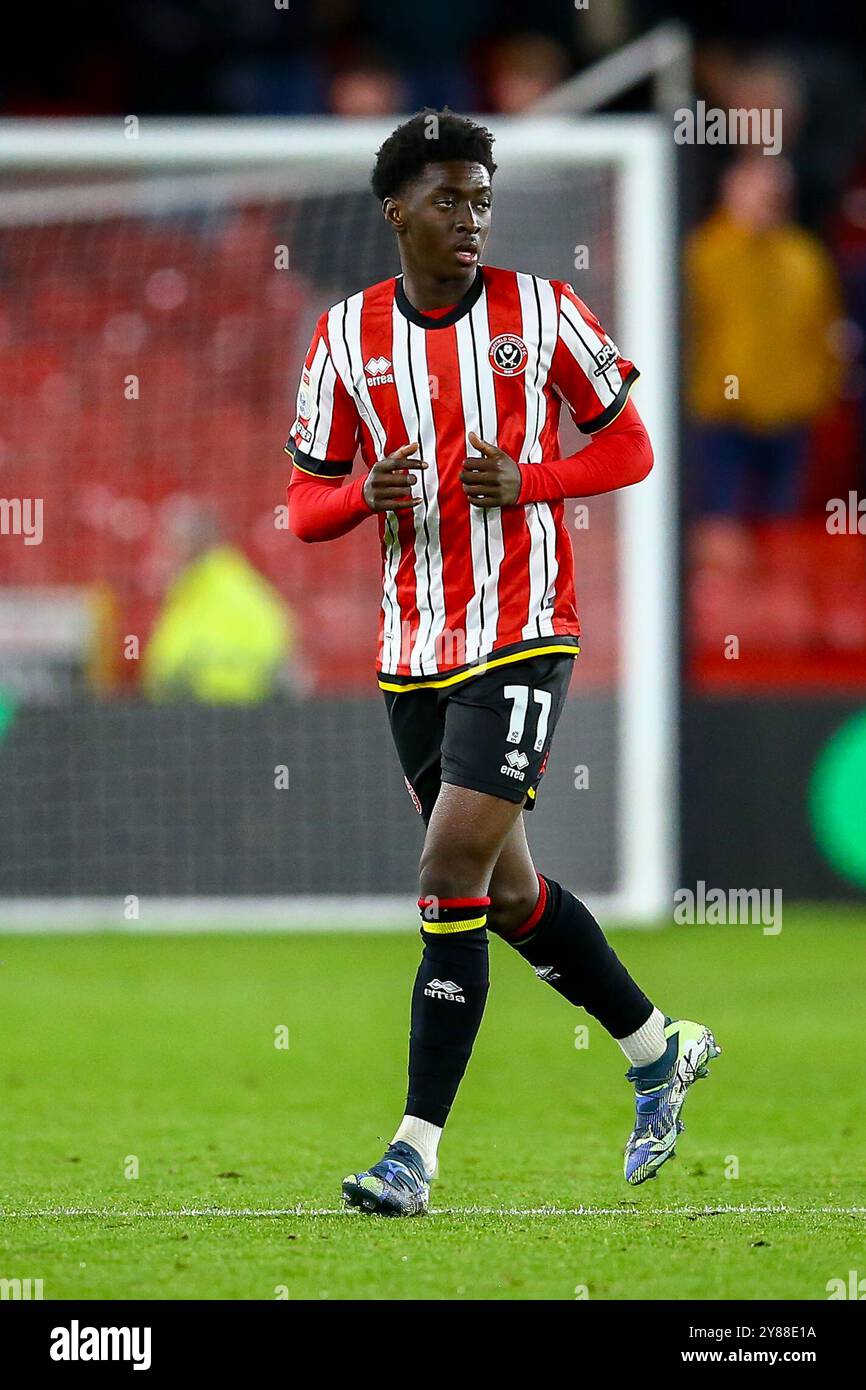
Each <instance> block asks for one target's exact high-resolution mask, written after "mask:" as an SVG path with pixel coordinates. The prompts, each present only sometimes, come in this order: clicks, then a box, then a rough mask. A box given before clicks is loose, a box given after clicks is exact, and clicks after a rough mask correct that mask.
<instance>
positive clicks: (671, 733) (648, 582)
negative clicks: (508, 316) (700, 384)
mask: <svg viewBox="0 0 866 1390" xmlns="http://www.w3.org/2000/svg"><path fill="white" fill-rule="evenodd" d="M649 136H652V137H654V138H651V139H650V138H645V139H644V140H643V142H642V148H641V149H640V150H639V151H638V152H637V154H636V155H632V154H631V153H630V154H629V156H628V158H626V159H624V160H623V163H622V167H621V176H620V179H619V183H618V186H617V194H618V205H619V206H618V215H617V219H616V221H617V227H618V240H617V249H618V264H617V281H616V290H617V335H616V336H617V338H618V339H619V340H620V341H621V342H622V346H623V351H624V352H626V353H627V354H628V356H629V357H630V358H631V359H632V360H633V361H634V362H635V363H636V364H637V366H638V368H639V369H641V371H642V376H641V379H640V380H639V381H638V383H637V385H636V386H635V388H634V399H635V402H636V404H637V407H638V409H639V411H640V413H641V417H642V418H643V420H644V421H645V423H646V425H647V429H648V431H649V435H650V439H651V441H652V445H653V451H654V454H655V463H654V466H653V471H652V473H651V474H650V476H649V478H647V479H646V480H645V481H644V482H642V483H640V484H639V485H638V486H637V487H629V488H625V489H624V490H623V491H622V492H621V493H619V494H618V500H617V505H618V507H619V508H620V516H619V522H620V524H619V525H618V527H617V544H618V545H619V546H620V548H621V554H620V557H619V574H620V577H621V584H622V590H623V592H622V602H621V604H620V609H619V611H620V621H621V629H620V647H619V650H620V660H621V663H622V666H621V682H620V724H619V758H618V763H617V767H618V771H619V775H620V784H619V805H618V815H619V837H618V843H619V845H620V849H621V853H622V856H623V858H622V861H621V863H620V884H621V885H622V889H623V891H624V893H625V894H626V898H627V912H626V915H627V916H632V915H634V916H650V917H652V916H655V917H660V916H667V915H669V914H670V912H671V911H672V910H673V892H674V888H675V885H676V875H677V869H678V851H677V844H678V834H679V825H678V773H677V767H678V735H677V689H678V682H679V667H678V657H677V650H676V613H677V568H678V565H677V509H678V499H677V485H676V479H677V464H678V460H677V438H676V436H677V429H676V418H677V417H676V402H675V399H674V389H673V384H674V380H675V377H674V375H673V374H674V373H675V371H676V366H675V363H676V360H677V347H676V332H675V324H674V305H675V302H676V295H675V288H674V280H673V276H674V256H675V251H674V223H673V216H674V202H675V191H676V186H675V179H674V172H675V171H674V163H673V144H672V141H671V138H670V132H669V131H668V130H667V128H666V127H665V126H661V125H655V126H654V127H653V128H652V129H650V130H647V131H645V137H649ZM620 325H622V327H621V328H620ZM620 334H621V338H620Z"/></svg>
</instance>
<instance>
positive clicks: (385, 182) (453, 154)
mask: <svg viewBox="0 0 866 1390" xmlns="http://www.w3.org/2000/svg"><path fill="white" fill-rule="evenodd" d="M493 139H494V137H493V136H492V135H491V133H490V131H489V130H487V129H486V128H485V127H484V126H483V125H478V124H476V122H475V121H470V120H469V118H468V117H467V116H456V115H455V114H454V112H453V111H449V110H448V108H447V106H446V107H445V108H444V110H442V111H436V110H434V109H433V107H431V106H427V107H425V108H424V110H423V111H418V112H417V113H416V114H415V115H414V116H412V117H411V118H410V119H409V120H408V121H405V122H404V123H403V125H398V127H397V129H396V130H395V131H393V132H392V133H391V134H390V135H389V136H388V139H387V140H386V141H385V143H384V145H383V146H382V148H381V149H380V150H379V151H378V153H377V154H376V163H375V165H374V166H373V173H372V175H371V177H370V184H371V186H372V189H373V192H374V194H375V195H376V197H377V198H378V199H379V202H380V203H381V202H383V201H384V199H385V198H393V197H395V196H396V194H398V193H399V192H400V190H401V189H402V188H405V186H406V184H407V183H411V181H412V179H414V178H416V177H417V176H418V174H420V173H421V170H422V169H423V168H424V165H425V164H438V163H439V161H440V160H445V159H462V160H466V161H467V163H470V164H483V165H484V168H485V169H486V170H487V172H488V174H489V175H490V177H491V178H492V177H493V175H494V173H495V172H496V163H495V161H494V158H493Z"/></svg>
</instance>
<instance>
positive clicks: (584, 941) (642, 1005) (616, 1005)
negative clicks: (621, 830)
mask: <svg viewBox="0 0 866 1390" xmlns="http://www.w3.org/2000/svg"><path fill="white" fill-rule="evenodd" d="M538 878H539V887H540V894H539V901H538V904H537V906H536V909H535V911H534V912H533V914H532V916H531V917H530V918H529V919H528V921H527V922H525V923H524V925H523V926H522V927H521V928H519V929H518V931H516V932H512V933H511V934H510V935H508V936H504V935H503V939H504V940H505V941H507V942H508V943H509V945H510V946H513V947H514V948H515V950H516V951H518V952H519V953H520V955H521V956H523V958H524V960H528V961H529V963H530V965H532V966H534V967H535V970H536V972H537V973H538V974H539V976H540V977H541V979H543V980H545V981H546V982H547V983H548V984H549V985H551V986H552V987H553V989H555V990H556V991H557V993H558V994H561V995H563V996H564V997H565V998H566V999H567V1000H568V1001H569V1003H571V1004H576V1005H579V1006H580V1007H581V1008H584V1009H586V1011H587V1013H590V1014H592V1015H593V1017H594V1018H597V1019H598V1021H599V1023H600V1024H601V1025H602V1027H603V1028H606V1029H607V1031H608V1033H610V1035H611V1037H614V1038H625V1037H628V1035H629V1034H630V1033H634V1032H636V1031H637V1029H638V1028H640V1027H641V1026H642V1025H643V1024H644V1023H646V1021H647V1019H648V1018H649V1016H650V1014H651V1013H652V1011H653V1006H652V1004H651V1002H650V1001H649V999H648V998H647V997H646V995H645V994H644V992H643V990H641V989H639V988H638V986H637V985H636V984H635V982H634V980H633V979H632V978H631V976H630V975H629V973H628V971H627V970H626V968H625V966H624V965H623V963H622V961H621V960H620V959H619V957H618V956H617V954H616V952H615V951H614V950H613V948H612V947H611V946H610V945H609V944H608V942H607V941H606V940H605V936H604V933H603V932H602V930H601V927H600V926H599V925H598V922H597V921H596V920H595V918H594V917H593V915H592V913H591V912H590V910H589V908H588V907H587V906H586V905H585V904H584V903H582V902H581V901H580V899H579V898H576V897H575V896H574V894H573V893H570V892H569V891H568V889H567V888H563V887H562V886H561V885H560V884H559V883H556V882H555V881H554V880H553V879H550V878H544V877H542V875H541V874H539V876H538Z"/></svg>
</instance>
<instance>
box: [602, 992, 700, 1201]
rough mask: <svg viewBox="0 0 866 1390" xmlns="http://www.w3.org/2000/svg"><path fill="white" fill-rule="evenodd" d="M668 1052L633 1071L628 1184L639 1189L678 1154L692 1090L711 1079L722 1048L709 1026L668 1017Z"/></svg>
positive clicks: (630, 1077)
mask: <svg viewBox="0 0 866 1390" xmlns="http://www.w3.org/2000/svg"><path fill="white" fill-rule="evenodd" d="M665 1037H666V1038H667V1040H668V1045H667V1048H666V1049H665V1051H664V1053H663V1054H662V1056H661V1057H660V1058H659V1060H658V1061H657V1062H651V1063H650V1064H649V1065H648V1066H645V1067H629V1069H628V1071H627V1072H626V1079H627V1080H628V1081H631V1082H632V1083H633V1084H634V1089H635V1123H634V1129H633V1130H632V1132H631V1135H630V1136H629V1140H628V1143H627V1144H626V1146H625V1164H624V1170H623V1171H624V1173H625V1179H626V1182H629V1183H631V1184H632V1185H633V1186H635V1187H636V1186H637V1185H638V1183H642V1182H646V1180H647V1178H654V1177H656V1175H657V1174H658V1170H659V1168H661V1166H662V1164H663V1163H667V1161H668V1159H669V1158H674V1157H675V1156H676V1142H677V1136H678V1135H679V1133H680V1131H681V1130H683V1129H685V1125H684V1124H683V1122H682V1120H681V1119H680V1111H681V1110H682V1108H683V1102H684V1101H685V1098H686V1095H687V1093H688V1089H689V1087H690V1086H691V1085H693V1084H694V1082H695V1081H698V1080H699V1079H700V1078H701V1077H702V1076H706V1075H707V1068H708V1067H709V1064H710V1062H712V1060H713V1058H714V1057H718V1055H719V1053H720V1052H721V1050H722V1049H721V1048H720V1047H719V1046H717V1044H716V1040H715V1038H714V1037H713V1035H712V1033H711V1032H710V1030H709V1028H705V1027H704V1025H703V1024H702V1023H692V1022H691V1021H690V1020H689V1019H687V1018H677V1019H670V1018H666V1019H665Z"/></svg>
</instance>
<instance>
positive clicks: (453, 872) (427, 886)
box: [418, 844, 490, 898]
mask: <svg viewBox="0 0 866 1390" xmlns="http://www.w3.org/2000/svg"><path fill="white" fill-rule="evenodd" d="M489 872H490V866H489V855H488V854H487V853H486V852H484V853H481V852H480V850H477V849H476V848H474V847H473V846H471V845H465V844H464V845H460V846H459V847H458V846H455V847H454V848H453V849H451V848H450V847H447V846H443V845H436V846H433V847H430V848H429V849H425V850H424V853H423V854H422V856H421V864H420V867H419V870H418V888H419V893H420V896H421V897H422V898H462V897H480V896H483V895H484V894H485V893H486V891H487V882H488V878H489Z"/></svg>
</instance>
